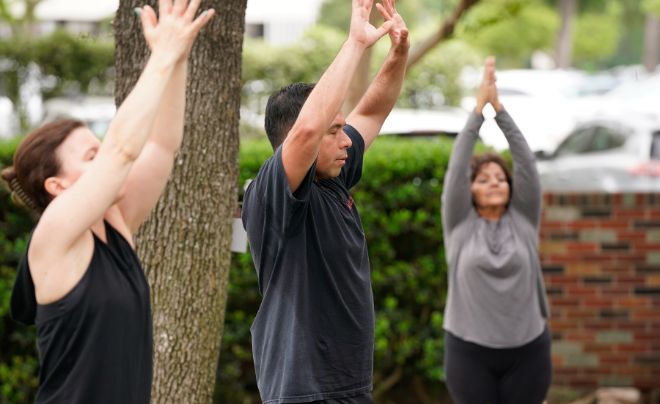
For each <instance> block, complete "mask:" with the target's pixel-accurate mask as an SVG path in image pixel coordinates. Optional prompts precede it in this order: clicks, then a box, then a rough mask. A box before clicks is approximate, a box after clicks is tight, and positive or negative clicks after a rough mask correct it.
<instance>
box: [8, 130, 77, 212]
mask: <svg viewBox="0 0 660 404" xmlns="http://www.w3.org/2000/svg"><path fill="white" fill-rule="evenodd" d="M84 125H85V124H84V123H83V122H81V121H78V120H75V119H63V120H57V121H54V122H51V123H48V124H46V125H44V126H42V127H41V128H39V129H36V130H34V131H32V132H30V133H29V134H28V135H27V136H26V137H25V139H23V141H21V143H20V144H19V145H18V148H17V149H16V153H14V165H13V166H12V167H7V168H5V169H4V170H2V173H0V175H1V176H2V179H4V180H5V181H6V182H7V184H8V185H9V189H10V190H11V192H12V198H13V199H14V201H17V202H19V203H20V204H23V205H25V206H27V207H28V208H30V209H32V210H35V211H37V212H38V213H41V212H43V211H44V210H45V209H46V207H47V206H48V204H49V203H50V201H51V200H52V199H53V197H52V196H51V195H50V194H49V193H48V191H46V189H45V188H44V181H46V179H47V178H49V177H53V176H55V175H57V174H58V173H59V172H60V168H61V162H60V160H59V159H58V158H57V154H56V153H55V150H56V149H57V148H58V147H59V146H60V145H61V144H62V143H63V142H64V141H65V140H66V139H67V137H69V135H70V134H71V132H72V131H73V130H75V129H77V128H80V127H82V126H84Z"/></svg>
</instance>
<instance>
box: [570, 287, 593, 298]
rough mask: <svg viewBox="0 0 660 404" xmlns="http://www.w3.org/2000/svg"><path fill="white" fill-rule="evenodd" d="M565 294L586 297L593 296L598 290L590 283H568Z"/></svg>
mask: <svg viewBox="0 0 660 404" xmlns="http://www.w3.org/2000/svg"><path fill="white" fill-rule="evenodd" d="M564 290H565V294H566V295H567V296H569V297H573V296H576V297H588V296H595V295H596V293H597V292H598V289H596V287H594V286H591V285H569V286H567V287H566V289H564Z"/></svg>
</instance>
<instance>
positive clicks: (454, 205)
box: [442, 111, 484, 237]
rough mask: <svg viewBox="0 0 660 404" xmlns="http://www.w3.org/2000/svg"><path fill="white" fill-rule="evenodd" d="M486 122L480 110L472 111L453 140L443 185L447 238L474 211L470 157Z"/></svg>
mask: <svg viewBox="0 0 660 404" xmlns="http://www.w3.org/2000/svg"><path fill="white" fill-rule="evenodd" d="M483 122H484V117H483V115H482V114H481V112H477V111H473V112H472V114H471V115H470V117H469V118H468V121H467V123H466V124H465V127H464V128H463V130H462V131H461V133H459V134H458V136H457V137H456V140H455V141H454V147H453V148H452V152H451V156H450V158H449V166H448V168H447V172H445V181H444V186H443V188H442V226H443V230H444V233H445V235H446V236H445V237H447V235H448V234H449V233H450V232H451V231H452V230H454V228H455V227H456V226H457V225H458V224H460V223H461V222H462V221H463V220H464V219H465V218H466V217H467V216H468V215H469V214H470V212H471V211H472V210H474V207H473V206H472V192H471V190H470V159H471V158H472V153H473V150H474V144H475V143H476V142H477V139H478V138H479V129H480V128H481V124H482V123H483Z"/></svg>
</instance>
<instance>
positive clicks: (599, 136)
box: [587, 126, 626, 152]
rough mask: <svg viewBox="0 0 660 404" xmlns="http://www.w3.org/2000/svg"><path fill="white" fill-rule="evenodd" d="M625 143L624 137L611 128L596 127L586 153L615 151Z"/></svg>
mask: <svg viewBox="0 0 660 404" xmlns="http://www.w3.org/2000/svg"><path fill="white" fill-rule="evenodd" d="M625 142H626V136H625V134H623V133H622V132H620V131H618V130H616V129H613V128H607V127H604V126H597V127H596V128H594V134H593V138H592V139H591V146H590V147H589V149H588V150H587V151H589V152H599V151H605V150H612V149H617V148H619V147H621V146H623V144H624V143H625Z"/></svg>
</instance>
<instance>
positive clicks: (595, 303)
mask: <svg viewBox="0 0 660 404" xmlns="http://www.w3.org/2000/svg"><path fill="white" fill-rule="evenodd" d="M582 305H583V306H584V307H590V308H597V307H603V308H611V307H613V306H614V301H613V300H612V299H604V298H586V299H584V300H583V301H582Z"/></svg>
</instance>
